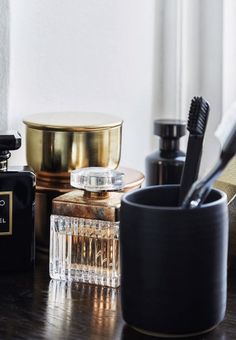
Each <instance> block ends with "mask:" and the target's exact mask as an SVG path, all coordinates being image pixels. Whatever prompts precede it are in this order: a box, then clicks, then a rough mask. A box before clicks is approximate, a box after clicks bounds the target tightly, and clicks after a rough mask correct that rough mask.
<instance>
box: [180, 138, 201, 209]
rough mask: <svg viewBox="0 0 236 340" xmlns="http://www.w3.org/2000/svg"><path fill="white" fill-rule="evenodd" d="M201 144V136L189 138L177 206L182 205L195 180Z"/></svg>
mask: <svg viewBox="0 0 236 340" xmlns="http://www.w3.org/2000/svg"><path fill="white" fill-rule="evenodd" d="M202 142H203V137H202V136H194V135H190V136H189V139H188V146H187V155H186V161H185V164H184V169H183V174H182V177H181V183H180V191H179V205H181V204H182V202H183V200H184V198H185V196H186V194H187V193H188V191H189V189H190V188H191V186H192V184H193V183H194V182H195V181H196V180H197V177H198V173H199V167H200V161H201V155H202Z"/></svg>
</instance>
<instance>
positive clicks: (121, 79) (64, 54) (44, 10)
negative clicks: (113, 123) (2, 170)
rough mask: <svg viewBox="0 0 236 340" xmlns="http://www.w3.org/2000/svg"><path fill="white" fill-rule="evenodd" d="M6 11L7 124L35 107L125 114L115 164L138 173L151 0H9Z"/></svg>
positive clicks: (144, 141) (143, 150) (144, 131)
mask: <svg viewBox="0 0 236 340" xmlns="http://www.w3.org/2000/svg"><path fill="white" fill-rule="evenodd" d="M10 9H11V59H10V65H11V69H10V100H9V113H8V125H9V127H11V128H15V129H19V128H20V129H22V125H21V121H22V117H23V116H26V115H28V114H31V113H35V112H45V111H46V112H50V111H67V110H69V111H92V112H105V113H111V114H115V115H117V116H120V117H121V118H123V119H124V132H123V147H122V160H121V162H122V164H123V165H126V166H130V167H134V168H137V169H141V170H143V165H144V158H145V155H147V154H148V153H149V152H150V144H151V134H152V127H151V117H152V110H153V107H152V96H153V93H152V82H153V53H154V50H153V45H154V15H155V0H149V1H146V0H119V1H111V0H99V1H97V0H86V1H83V0H60V1H57V0H50V1H48V0H40V1H39V0H30V1H28V0H21V1H19V0H11V1H10ZM22 152H23V151H22ZM19 160H20V161H21V162H22V161H23V159H22V154H20V153H19V152H18V157H17V155H16V153H15V155H14V161H19Z"/></svg>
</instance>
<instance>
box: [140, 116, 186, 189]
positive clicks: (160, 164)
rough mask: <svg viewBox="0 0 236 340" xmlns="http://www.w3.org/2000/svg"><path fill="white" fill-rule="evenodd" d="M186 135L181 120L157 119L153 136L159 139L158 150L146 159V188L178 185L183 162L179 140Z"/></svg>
mask: <svg viewBox="0 0 236 340" xmlns="http://www.w3.org/2000/svg"><path fill="white" fill-rule="evenodd" d="M185 133H186V123H185V122H184V121H181V120H172V119H157V120H155V121H154V134H155V135H157V136H159V137H160V144H159V150H157V151H154V152H153V153H151V154H150V155H148V156H147V157H146V160H145V175H146V176H145V177H146V186H150V185H159V184H179V183H180V180H181V175H182V170H183V166H184V162H185V153H184V152H183V151H181V150H180V149H179V139H180V137H182V136H184V135H185Z"/></svg>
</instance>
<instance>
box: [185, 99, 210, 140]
mask: <svg viewBox="0 0 236 340" xmlns="http://www.w3.org/2000/svg"><path fill="white" fill-rule="evenodd" d="M208 113H209V104H208V103H207V102H206V101H205V100H204V99H203V98H202V97H194V98H193V99H192V102H191V106H190V110H189V116H188V124H187V129H188V131H189V132H190V134H191V135H203V134H204V132H205V129H206V125H207V118H208Z"/></svg>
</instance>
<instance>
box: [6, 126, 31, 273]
mask: <svg viewBox="0 0 236 340" xmlns="http://www.w3.org/2000/svg"><path fill="white" fill-rule="evenodd" d="M20 146H21V136H20V134H19V133H18V132H15V131H7V132H0V270H9V271H16V270H26V269H30V268H32V266H33V265H34V257H35V252H34V248H35V247H34V197H35V175H34V173H33V172H32V171H31V169H30V168H28V167H24V166H14V167H13V166H11V167H8V164H7V163H8V158H9V157H10V156H11V154H10V152H9V150H17V149H19V148H20Z"/></svg>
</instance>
